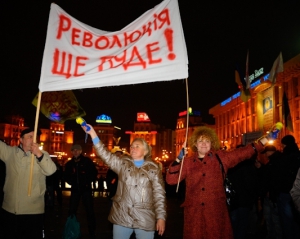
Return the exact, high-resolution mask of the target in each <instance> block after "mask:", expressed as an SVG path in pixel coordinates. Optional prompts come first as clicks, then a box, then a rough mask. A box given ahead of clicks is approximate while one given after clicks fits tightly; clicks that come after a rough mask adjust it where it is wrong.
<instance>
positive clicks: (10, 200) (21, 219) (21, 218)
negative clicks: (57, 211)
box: [0, 128, 56, 239]
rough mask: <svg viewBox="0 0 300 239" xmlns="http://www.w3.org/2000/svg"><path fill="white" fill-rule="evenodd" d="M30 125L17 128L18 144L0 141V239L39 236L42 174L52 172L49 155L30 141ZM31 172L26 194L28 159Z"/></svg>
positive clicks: (44, 184)
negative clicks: (0, 190)
mask: <svg viewBox="0 0 300 239" xmlns="http://www.w3.org/2000/svg"><path fill="white" fill-rule="evenodd" d="M33 138H34V130H33V128H26V129H24V130H23V131H21V134H20V145H19V146H9V145H6V144H5V143H4V142H0V158H1V160H3V161H4V163H5V165H6V178H5V184H4V200H3V204H2V212H1V216H2V220H1V223H0V227H1V229H0V230H1V238H3V239H6V238H33V239H35V238H42V233H43V215H44V209H45V201H44V194H45V191H46V176H50V175H52V174H53V173H54V172H55V171H56V166H55V164H54V163H53V161H52V160H51V158H50V155H49V154H48V153H47V152H46V151H44V150H40V148H39V144H38V143H36V142H33ZM32 155H33V156H34V158H33V174H32V182H31V193H30V195H28V188H29V178H30V173H31V160H32Z"/></svg>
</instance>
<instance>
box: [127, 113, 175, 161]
mask: <svg viewBox="0 0 300 239" xmlns="http://www.w3.org/2000/svg"><path fill="white" fill-rule="evenodd" d="M125 133H126V134H129V135H130V143H131V142H132V141H133V140H134V139H135V138H143V139H145V140H146V142H147V143H148V144H149V145H150V146H151V148H152V158H153V159H156V160H158V161H162V162H163V163H166V162H167V161H168V160H169V159H171V158H173V152H174V150H175V131H174V130H171V129H166V128H165V127H162V126H160V125H156V124H154V123H152V122H151V121H150V118H149V117H148V115H147V114H146V113H144V112H139V113H137V120H136V121H135V122H134V126H133V131H126V132H125Z"/></svg>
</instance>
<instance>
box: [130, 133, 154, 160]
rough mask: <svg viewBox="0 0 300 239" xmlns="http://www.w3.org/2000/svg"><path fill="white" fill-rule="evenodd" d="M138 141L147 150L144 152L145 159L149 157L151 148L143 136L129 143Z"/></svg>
mask: <svg viewBox="0 0 300 239" xmlns="http://www.w3.org/2000/svg"><path fill="white" fill-rule="evenodd" d="M136 141H139V142H141V143H142V144H143V146H144V149H145V150H146V151H147V153H146V154H145V159H147V158H151V151H152V148H151V146H150V145H149V144H148V143H147V142H146V140H144V139H143V138H135V139H134V140H133V141H132V142H131V144H130V145H132V144H133V143H134V142H136Z"/></svg>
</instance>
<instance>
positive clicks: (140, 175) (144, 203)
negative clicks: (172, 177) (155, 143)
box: [82, 125, 166, 239]
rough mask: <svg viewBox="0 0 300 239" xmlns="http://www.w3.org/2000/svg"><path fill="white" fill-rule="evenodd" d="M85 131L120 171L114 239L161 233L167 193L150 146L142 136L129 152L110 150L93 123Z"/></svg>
mask: <svg viewBox="0 0 300 239" xmlns="http://www.w3.org/2000/svg"><path fill="white" fill-rule="evenodd" d="M88 126H89V127H90V129H89V130H88V131H87V127H86V126H82V128H83V129H84V131H85V132H86V133H87V134H89V135H90V136H91V138H92V141H93V144H94V148H95V151H96V154H97V155H98V156H99V157H100V158H101V159H102V160H103V161H104V162H105V163H106V164H107V165H108V166H109V168H110V169H112V170H113V171H114V172H115V173H117V174H118V178H119V181H118V187H117V192H116V195H115V196H114V197H113V199H112V200H113V205H112V208H111V211H110V214H109V216H108V220H109V221H110V222H111V223H113V224H114V226H113V238H114V239H129V238H130V235H131V234H132V233H133V231H134V232H135V234H136V238H137V239H153V238H154V232H155V230H157V231H158V234H159V235H162V234H163V233H164V230H165V221H166V196H165V188H164V181H163V177H162V172H161V170H160V168H159V166H158V164H156V163H155V162H154V161H153V160H152V159H151V147H150V146H149V145H148V144H147V142H146V141H145V140H144V139H142V138H136V139H134V140H133V142H132V143H131V146H130V156H126V155H125V156H123V157H121V158H119V157H117V156H116V155H114V154H112V153H111V152H110V151H108V150H107V149H106V148H105V146H104V144H103V143H102V142H101V141H100V139H99V138H98V136H97V134H96V132H95V130H94V129H93V127H92V126H91V125H88Z"/></svg>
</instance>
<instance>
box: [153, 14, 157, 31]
mask: <svg viewBox="0 0 300 239" xmlns="http://www.w3.org/2000/svg"><path fill="white" fill-rule="evenodd" d="M153 17H154V20H153V24H154V31H156V30H157V22H156V18H157V15H156V14H154V16H153Z"/></svg>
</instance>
